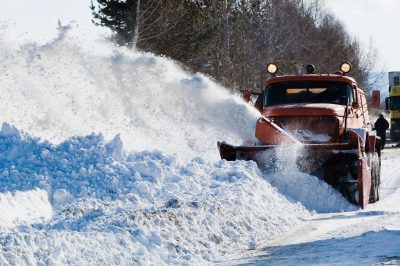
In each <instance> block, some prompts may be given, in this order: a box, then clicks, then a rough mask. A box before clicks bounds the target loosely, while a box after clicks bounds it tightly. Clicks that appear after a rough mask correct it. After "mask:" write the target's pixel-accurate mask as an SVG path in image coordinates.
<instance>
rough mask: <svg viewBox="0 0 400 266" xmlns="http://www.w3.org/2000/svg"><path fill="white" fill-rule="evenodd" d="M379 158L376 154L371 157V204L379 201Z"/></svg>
mask: <svg viewBox="0 0 400 266" xmlns="http://www.w3.org/2000/svg"><path fill="white" fill-rule="evenodd" d="M379 159H380V158H379V157H378V155H377V154H376V153H374V154H373V155H371V160H370V167H371V192H370V194H369V203H374V202H377V201H378V200H379V182H380V165H379Z"/></svg>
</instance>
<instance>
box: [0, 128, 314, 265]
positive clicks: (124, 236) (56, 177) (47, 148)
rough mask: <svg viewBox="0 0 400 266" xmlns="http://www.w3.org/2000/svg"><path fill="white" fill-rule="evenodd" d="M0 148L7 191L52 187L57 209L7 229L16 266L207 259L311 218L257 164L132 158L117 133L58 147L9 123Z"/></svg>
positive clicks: (6, 256) (6, 248)
mask: <svg viewBox="0 0 400 266" xmlns="http://www.w3.org/2000/svg"><path fill="white" fill-rule="evenodd" d="M0 149H1V151H2V155H1V160H0V167H1V169H3V172H2V175H1V178H0V180H1V188H0V190H1V192H3V193H9V192H7V191H15V190H19V191H25V193H29V192H31V193H30V194H31V195H32V194H34V193H37V192H36V191H37V190H38V189H40V190H44V191H47V193H48V198H49V201H50V203H51V205H52V206H53V209H54V215H53V217H51V218H50V217H49V215H47V216H45V218H46V217H47V219H48V220H47V221H45V222H38V221H36V220H32V221H20V220H18V221H15V225H16V226H17V225H18V226H17V227H16V229H13V230H11V232H7V231H4V230H5V229H3V233H2V234H1V235H0V243H1V244H2V247H3V248H2V252H1V254H0V259H1V260H0V261H6V262H8V263H11V264H14V263H16V264H23V263H27V264H36V263H38V262H39V261H42V260H45V261H47V262H48V263H50V262H59V263H73V264H81V263H83V262H85V261H87V260H89V261H91V262H93V263H95V264H98V263H106V264H114V263H117V262H120V263H127V262H132V261H136V262H137V263H139V264H148V263H150V264H160V263H178V264H182V263H183V262H185V261H186V262H191V263H193V262H197V263H200V262H202V263H205V262H206V261H214V260H217V259H218V256H221V255H223V254H226V253H229V252H231V253H232V252H234V251H237V250H240V249H246V248H254V247H255V246H256V245H257V242H258V241H260V240H261V239H262V238H265V237H273V236H276V235H277V234H279V233H282V232H285V231H287V230H288V229H289V228H290V227H292V226H293V225H295V224H297V223H298V222H299V219H300V218H305V217H307V216H308V212H307V211H306V210H305V209H304V208H303V207H302V206H301V205H300V204H292V203H290V202H288V200H287V199H286V198H285V197H283V196H282V195H280V194H279V193H278V192H277V191H276V190H275V189H274V188H272V187H271V185H269V184H268V183H267V182H266V181H265V180H263V179H262V178H260V177H261V176H262V174H261V173H260V172H259V170H258V168H257V167H256V165H255V163H254V162H245V161H241V162H235V163H229V162H226V161H218V162H215V163H207V162H205V161H204V160H203V159H201V158H195V159H193V160H191V161H189V162H186V163H184V164H179V163H178V162H177V161H176V157H174V156H166V155H163V154H162V153H160V152H156V151H153V152H151V151H144V152H137V153H131V154H126V153H125V152H124V150H123V147H122V143H121V140H120V139H119V137H116V138H115V139H114V140H113V141H111V142H105V141H104V138H103V137H102V136H101V135H89V136H86V137H72V138H71V139H68V140H66V141H64V142H62V143H60V144H59V145H57V146H55V145H53V144H51V143H49V142H46V141H44V142H41V141H39V140H38V139H35V138H31V137H29V136H26V135H24V134H21V133H20V132H19V131H17V130H16V129H15V128H12V127H10V126H9V125H7V124H4V125H3V128H2V131H1V132H0ZM0 195H1V194H0ZM16 196H18V194H16ZM22 204H24V203H23V202H22ZM16 205H18V204H16ZM36 208H38V209H41V208H43V207H42V206H36ZM282 208H284V209H285V212H283V213H282V212H281V210H282ZM47 209H48V208H46V210H47ZM13 211H14V208H13V206H9V208H8V209H5V210H4V211H3V214H8V213H12V212H13ZM50 213H51V210H50ZM32 217H34V216H32ZM24 222H32V223H33V224H32V225H31V226H22V227H21V224H27V223H24ZM28 224H29V223H28ZM105 247H107V248H108V252H107V253H103V252H101V250H102V249H103V248H105ZM47 254H50V255H47ZM82 254H87V256H82Z"/></svg>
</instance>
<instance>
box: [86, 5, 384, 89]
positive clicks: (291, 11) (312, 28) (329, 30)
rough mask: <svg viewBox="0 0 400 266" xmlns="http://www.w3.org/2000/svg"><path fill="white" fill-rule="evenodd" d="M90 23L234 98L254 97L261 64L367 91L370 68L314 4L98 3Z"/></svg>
mask: <svg viewBox="0 0 400 266" xmlns="http://www.w3.org/2000/svg"><path fill="white" fill-rule="evenodd" d="M91 9H92V13H93V16H94V18H93V22H94V23H95V24H96V25H99V26H104V27H109V28H110V29H111V30H112V32H113V36H112V38H113V40H114V41H115V42H117V43H118V44H119V45H123V46H131V47H132V46H134V47H136V48H137V49H139V50H142V51H148V52H153V53H156V54H160V55H165V56H167V57H170V58H172V59H174V60H177V61H179V62H181V63H182V64H183V65H184V66H186V67H188V68H189V69H191V70H192V71H195V72H197V71H198V72H202V73H206V74H208V75H210V76H212V77H213V78H214V79H216V80H217V81H218V82H220V83H222V84H223V85H225V86H228V87H231V88H233V89H235V90H239V89H244V88H249V89H251V90H260V89H261V86H262V84H263V83H264V81H265V79H266V78H267V75H266V69H265V68H266V64H267V63H270V62H276V63H277V64H278V65H279V70H280V71H279V73H281V74H297V73H299V72H301V71H303V69H304V67H305V65H307V64H310V63H312V64H314V65H315V66H316V69H317V72H320V73H334V72H336V71H337V70H338V68H339V65H340V63H342V62H344V61H347V62H350V63H351V64H352V73H351V76H353V77H355V78H356V80H357V81H358V82H359V83H360V84H361V86H368V72H369V71H370V70H372V68H373V67H374V64H375V57H376V53H375V50H374V49H373V48H369V49H367V50H366V51H365V50H364V49H362V47H361V46H360V43H359V42H358V41H357V40H356V39H354V38H352V37H351V36H350V35H349V34H348V33H347V32H346V30H345V28H344V26H343V25H342V24H341V23H340V22H339V21H338V20H337V19H336V18H335V17H334V16H333V15H332V14H331V13H329V12H327V11H326V10H325V9H324V7H323V2H321V1H320V0H96V4H95V3H93V2H92V4H91Z"/></svg>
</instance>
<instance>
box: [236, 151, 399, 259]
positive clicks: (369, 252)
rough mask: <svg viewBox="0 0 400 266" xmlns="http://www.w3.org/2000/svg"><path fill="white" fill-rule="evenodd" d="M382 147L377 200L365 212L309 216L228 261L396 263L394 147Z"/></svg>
mask: <svg viewBox="0 0 400 266" xmlns="http://www.w3.org/2000/svg"><path fill="white" fill-rule="evenodd" d="M391 146H392V144H390V143H389V144H388V147H387V148H386V149H385V150H383V151H382V175H381V190H380V201H378V202H376V203H374V204H370V205H368V206H367V208H366V209H365V210H361V209H360V210H357V211H352V212H339V213H321V214H315V215H313V216H312V217H311V219H309V220H307V221H304V223H302V224H301V225H300V226H299V227H298V228H295V229H294V230H292V231H291V232H290V233H289V234H287V235H284V236H281V237H280V238H277V239H273V240H269V241H267V242H265V243H263V244H262V246H261V247H259V248H257V249H256V250H252V251H248V252H245V253H244V254H243V256H242V257H241V258H239V259H236V260H234V261H231V264H232V265H400V170H399V169H400V168H399V164H400V160H399V158H400V149H399V148H395V147H391Z"/></svg>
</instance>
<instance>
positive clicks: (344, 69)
mask: <svg viewBox="0 0 400 266" xmlns="http://www.w3.org/2000/svg"><path fill="white" fill-rule="evenodd" d="M350 70H351V65H350V63H346V62H345V63H342V64H341V65H340V71H342V72H343V73H344V74H346V73H349V72H350Z"/></svg>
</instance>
